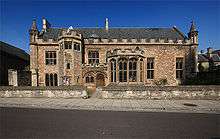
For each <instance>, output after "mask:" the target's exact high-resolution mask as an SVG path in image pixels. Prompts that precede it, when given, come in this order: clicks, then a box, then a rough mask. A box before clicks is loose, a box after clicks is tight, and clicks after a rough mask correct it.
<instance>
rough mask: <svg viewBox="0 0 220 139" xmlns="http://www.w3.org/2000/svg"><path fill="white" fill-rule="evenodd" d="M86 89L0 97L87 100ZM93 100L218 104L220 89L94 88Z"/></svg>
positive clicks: (0, 92) (4, 90) (27, 90)
mask: <svg viewBox="0 0 220 139" xmlns="http://www.w3.org/2000/svg"><path fill="white" fill-rule="evenodd" d="M86 90H87V89H86V87H83V86H57V87H32V86H25V87H10V86H7V87H6V86H5V87H2V86H1V87H0V97H39V98H40V97H48V98H82V97H87V96H88V93H87V91H86ZM94 97H97V98H115V99H121V98H126V99H210V100H220V86H212V85H211V86H141V85H140V86H116V85H109V86H106V87H103V88H97V89H96V94H95V95H94Z"/></svg>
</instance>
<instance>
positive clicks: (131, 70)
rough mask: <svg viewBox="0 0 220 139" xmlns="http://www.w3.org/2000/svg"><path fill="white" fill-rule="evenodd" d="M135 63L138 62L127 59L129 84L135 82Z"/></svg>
mask: <svg viewBox="0 0 220 139" xmlns="http://www.w3.org/2000/svg"><path fill="white" fill-rule="evenodd" d="M137 61H138V60H137V59H136V58H131V59H129V63H128V69H129V73H128V77H129V82H137Z"/></svg>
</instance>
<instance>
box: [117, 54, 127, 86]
mask: <svg viewBox="0 0 220 139" xmlns="http://www.w3.org/2000/svg"><path fill="white" fill-rule="evenodd" d="M127 63H128V60H127V59H125V58H121V59H119V62H118V74H119V76H118V77H119V82H121V83H123V82H127V81H128V77H127V72H128V66H127Z"/></svg>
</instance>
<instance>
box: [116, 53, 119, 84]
mask: <svg viewBox="0 0 220 139" xmlns="http://www.w3.org/2000/svg"><path fill="white" fill-rule="evenodd" d="M118 70H119V63H118V57H117V58H116V83H119V71H118Z"/></svg>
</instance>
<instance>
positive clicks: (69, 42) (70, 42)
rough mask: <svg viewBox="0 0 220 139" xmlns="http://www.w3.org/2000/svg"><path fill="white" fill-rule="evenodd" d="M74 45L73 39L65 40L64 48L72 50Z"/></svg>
mask: <svg viewBox="0 0 220 139" xmlns="http://www.w3.org/2000/svg"><path fill="white" fill-rule="evenodd" d="M66 44H70V45H66ZM72 47H73V42H72V41H64V49H65V50H71V49H72Z"/></svg>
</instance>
